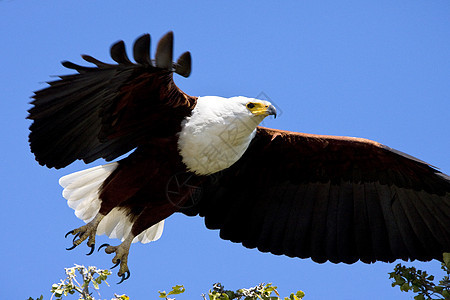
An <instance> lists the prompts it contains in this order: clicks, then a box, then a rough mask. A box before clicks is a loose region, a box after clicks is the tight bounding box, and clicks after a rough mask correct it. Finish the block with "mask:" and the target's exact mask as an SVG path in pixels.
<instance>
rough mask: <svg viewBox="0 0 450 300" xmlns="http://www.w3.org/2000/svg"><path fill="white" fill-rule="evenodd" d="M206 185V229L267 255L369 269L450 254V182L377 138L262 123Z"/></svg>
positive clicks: (200, 210) (201, 210)
mask: <svg viewBox="0 0 450 300" xmlns="http://www.w3.org/2000/svg"><path fill="white" fill-rule="evenodd" d="M248 186H251V189H249V188H247V187H248ZM202 188H203V190H202V195H203V198H202V200H201V201H200V202H199V203H198V206H197V207H196V210H197V212H198V213H199V214H200V215H201V216H204V217H205V223H206V226H207V227H208V228H211V229H219V230H220V236H221V237H222V238H224V239H228V240H231V241H233V242H239V243H242V244H243V245H244V246H246V247H249V248H258V249H259V250H261V251H264V252H271V253H274V254H285V255H288V256H296V257H302V258H306V257H310V258H312V259H313V260H314V261H316V262H325V261H331V262H335V263H337V262H345V263H354V262H356V261H358V260H361V261H363V262H366V263H371V262H375V261H378V260H381V261H386V262H392V261H394V260H395V259H398V258H401V259H404V260H408V259H419V260H424V261H426V260H430V259H442V257H441V255H442V253H443V252H444V251H450V241H449V238H450V232H449V228H450V224H449V222H450V209H449V207H450V180H448V177H447V176H446V175H444V174H442V173H440V172H439V171H437V170H436V169H435V168H433V167H432V166H431V165H429V164H427V163H425V162H423V161H421V160H419V159H416V158H414V157H412V156H409V155H406V154H404V153H402V152H400V151H397V150H394V149H391V148H389V147H386V146H384V145H382V144H379V143H377V142H374V141H370V140H366V139H359V138H347V137H333V136H320V135H311V134H303V133H293V132H286V131H281V130H275V129H268V128H262V127H259V128H258V130H257V134H256V137H255V138H254V140H253V142H252V143H251V145H250V146H249V148H248V150H247V151H246V153H245V154H244V155H243V157H242V158H241V159H240V160H239V161H238V162H237V163H236V164H234V165H233V166H231V167H230V168H228V169H227V170H224V171H222V172H220V173H218V174H214V177H213V179H211V180H210V182H208V183H204V184H203V186H202ZM190 213H191V214H192V210H191V212H190Z"/></svg>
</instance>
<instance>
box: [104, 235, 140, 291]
mask: <svg viewBox="0 0 450 300" xmlns="http://www.w3.org/2000/svg"><path fill="white" fill-rule="evenodd" d="M134 237H135V236H134V235H133V234H131V233H130V234H129V235H128V236H127V238H126V239H125V240H124V241H123V242H122V243H121V244H120V245H118V246H110V245H109V244H103V245H101V246H100V247H99V248H98V250H99V251H100V249H101V248H103V247H106V248H105V252H106V253H107V254H111V253H116V255H115V256H114V258H113V259H112V262H113V264H114V266H112V268H111V269H113V268H115V267H117V266H118V265H120V267H119V272H118V273H117V275H118V276H120V277H122V279H121V280H120V282H119V283H122V282H123V281H124V280H127V279H128V278H129V277H130V270H129V269H128V264H127V262H128V253H129V252H130V246H131V242H132V241H133V239H134Z"/></svg>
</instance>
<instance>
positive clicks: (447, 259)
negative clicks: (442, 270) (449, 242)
mask: <svg viewBox="0 0 450 300" xmlns="http://www.w3.org/2000/svg"><path fill="white" fill-rule="evenodd" d="M442 257H443V260H444V264H445V265H446V266H447V267H449V268H450V253H444V254H443V255H442Z"/></svg>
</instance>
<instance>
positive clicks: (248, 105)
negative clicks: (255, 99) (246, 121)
mask: <svg viewBox="0 0 450 300" xmlns="http://www.w3.org/2000/svg"><path fill="white" fill-rule="evenodd" d="M253 107H255V104H253V103H251V102H249V103H247V108H249V109H252V108H253Z"/></svg>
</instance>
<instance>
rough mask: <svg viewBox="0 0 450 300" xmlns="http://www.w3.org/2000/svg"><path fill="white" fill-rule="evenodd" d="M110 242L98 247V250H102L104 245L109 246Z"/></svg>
mask: <svg viewBox="0 0 450 300" xmlns="http://www.w3.org/2000/svg"><path fill="white" fill-rule="evenodd" d="M109 246H110V245H109V244H103V245H101V246H100V247H98V249H97V251H100V249H102V248H103V247H109Z"/></svg>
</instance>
